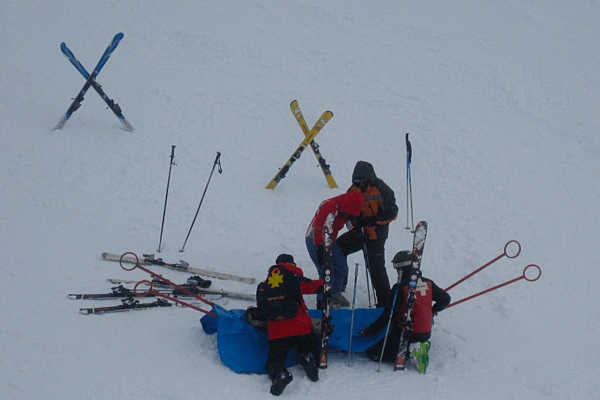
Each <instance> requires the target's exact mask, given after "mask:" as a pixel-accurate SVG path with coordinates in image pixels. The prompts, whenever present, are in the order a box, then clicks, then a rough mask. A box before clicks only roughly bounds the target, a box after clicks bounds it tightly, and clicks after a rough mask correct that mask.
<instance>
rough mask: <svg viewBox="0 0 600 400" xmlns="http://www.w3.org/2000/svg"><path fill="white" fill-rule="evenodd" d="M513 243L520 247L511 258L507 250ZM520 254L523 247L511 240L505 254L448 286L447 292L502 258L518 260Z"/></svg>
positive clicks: (505, 246) (506, 245)
mask: <svg viewBox="0 0 600 400" xmlns="http://www.w3.org/2000/svg"><path fill="white" fill-rule="evenodd" d="M511 243H516V244H517V246H518V247H519V250H518V251H517V254H515V255H514V256H509V255H508V254H507V252H506V250H507V249H508V246H510V244H511ZM519 254H521V245H520V244H519V242H517V241H516V240H509V241H508V242H506V244H505V245H504V252H503V253H502V254H500V255H499V256H498V257H496V258H494V259H493V260H492V261H490V262H488V263H487V264H485V265H484V266H482V267H479V268H477V269H476V270H475V271H473V272H471V273H470V274H469V275H467V276H465V277H464V278H461V279H459V280H458V281H456V282H454V283H453V284H452V285H450V286H448V287H447V288H446V289H445V290H446V291H448V290H450V289H452V288H453V287H454V286H457V285H458V284H460V283H463V282H464V281H466V280H467V279H469V278H470V277H472V276H473V275H475V274H476V273H478V272H481V271H482V270H483V269H484V268H487V267H489V266H490V265H492V264H493V263H495V262H496V261H498V260H499V259H501V258H502V257H507V258H516V257H517V256H518V255H519Z"/></svg>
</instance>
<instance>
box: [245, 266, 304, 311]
mask: <svg viewBox="0 0 600 400" xmlns="http://www.w3.org/2000/svg"><path fill="white" fill-rule="evenodd" d="M300 281H301V280H300V276H299V275H296V274H294V273H293V272H291V271H289V270H288V269H287V268H286V267H284V266H283V265H273V266H272V267H271V268H269V274H268V275H267V279H266V280H265V281H264V282H261V283H259V284H258V287H257V288H256V304H257V305H258V308H259V309H260V310H261V311H262V313H263V315H264V316H265V318H266V319H267V320H269V321H280V320H284V319H290V318H294V317H295V316H296V314H297V313H298V304H300V303H301V302H302V288H301V286H300Z"/></svg>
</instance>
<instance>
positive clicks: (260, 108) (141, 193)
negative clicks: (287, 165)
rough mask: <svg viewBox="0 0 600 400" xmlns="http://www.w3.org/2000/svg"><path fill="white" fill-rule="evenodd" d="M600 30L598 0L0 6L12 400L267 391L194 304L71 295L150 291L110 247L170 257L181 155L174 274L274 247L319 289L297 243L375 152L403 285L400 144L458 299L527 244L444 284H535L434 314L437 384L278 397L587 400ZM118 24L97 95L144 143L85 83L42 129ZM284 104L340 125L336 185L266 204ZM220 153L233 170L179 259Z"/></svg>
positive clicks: (243, 261)
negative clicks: (125, 283) (240, 369)
mask: <svg viewBox="0 0 600 400" xmlns="http://www.w3.org/2000/svg"><path fill="white" fill-rule="evenodd" d="M598 15H600V5H599V4H598V2H597V1H593V0H588V1H578V2H573V3H570V2H567V3H565V2H560V1H535V0H528V1H513V0H511V1H506V2H498V1H489V0H484V1H469V0H463V1H458V2H456V1H454V2H450V1H435V2H434V1H421V2H398V1H375V2H358V1H350V2H348V1H329V2H322V1H301V2H281V1H269V0H256V1H253V2H248V1H240V0H232V1H220V2H206V1H204V2H164V1H156V0H147V1H144V2H130V1H120V2H117V1H113V0H106V1H101V2H92V1H71V0H56V1H52V2H39V1H31V0H21V1H6V0H5V1H3V2H2V3H1V4H0V34H1V40H0V54H1V55H2V56H1V57H0V89H1V90H0V160H1V163H0V187H1V195H0V246H1V248H0V271H1V277H2V282H3V284H2V290H0V302H1V303H0V321H1V325H0V371H1V372H0V398H2V399H11V400H19V399H28V400H29V399H62V400H70V399H109V398H122V399H146V398H154V399H197V398H205V397H206V398H219V399H229V398H238V399H241V398H243V399H254V398H256V399H258V398H261V399H262V398H270V397H271V395H270V394H269V393H268V391H269V386H270V382H269V380H268V378H267V377H266V376H265V375H243V374H241V375H240V374H235V373H234V372H232V371H231V370H229V369H228V368H227V367H226V366H224V365H223V364H222V363H221V361H220V359H219V355H218V352H217V349H216V342H217V338H216V336H215V335H213V336H207V335H206V334H204V332H203V331H202V329H201V326H200V322H199V319H200V318H201V317H202V314H201V313H199V312H197V311H194V310H191V309H182V308H179V307H177V308H170V309H155V310H149V311H140V312H128V313H121V314H110V315H104V316H95V315H90V316H83V315H80V314H79V313H78V309H79V308H80V307H87V306H90V307H91V306H93V305H96V304H98V302H91V301H86V302H84V301H73V300H69V299H67V297H66V295H67V294H68V293H86V292H87V293H89V292H106V291H109V289H110V286H111V285H110V284H109V283H108V282H106V279H107V278H125V279H146V278H148V275H147V274H145V273H143V272H142V271H133V272H126V271H123V270H122V269H120V267H119V265H118V263H113V262H108V261H104V260H102V259H101V258H100V254H101V253H102V252H105V251H108V252H115V253H123V252H127V251H133V252H136V253H137V254H139V255H141V254H142V253H151V252H156V249H157V247H158V240H159V234H160V226H161V219H162V211H163V205H164V199H165V188H166V182H167V173H168V168H169V161H170V159H169V156H170V153H171V145H176V146H177V147H176V150H175V162H176V164H177V166H174V167H173V170H172V176H171V185H170V192H169V202H168V208H167V216H166V222H165V228H164V234H163V235H164V236H163V252H161V253H160V256H161V257H163V258H164V259H165V260H167V261H177V260H179V259H184V260H186V261H188V262H189V263H190V265H191V266H195V267H198V268H205V269H212V270H215V271H222V272H227V273H232V274H238V275H243V276H254V277H256V278H257V279H263V277H264V276H265V274H266V271H267V269H268V267H269V266H270V265H271V264H272V263H273V262H274V260H275V258H276V256H277V255H278V254H279V253H283V252H286V253H291V254H293V255H294V257H295V258H296V260H297V262H298V264H299V266H301V267H302V268H303V269H304V271H305V273H306V275H308V276H309V277H313V278H314V277H316V276H317V272H316V269H315V268H314V266H313V265H312V263H311V261H310V259H309V257H308V254H307V251H306V248H305V244H304V233H305V231H306V228H307V226H308V224H309V222H310V220H311V219H312V217H313V215H314V212H315V211H316V208H317V206H318V205H319V203H320V202H321V201H322V200H324V199H326V198H329V197H333V196H336V195H338V194H341V193H343V192H344V191H345V190H346V188H347V187H348V186H349V184H350V177H351V174H352V169H353V167H354V164H355V163H356V161H358V160H366V161H370V162H372V163H373V165H374V167H375V171H376V172H377V174H378V175H379V176H380V177H381V178H382V179H384V180H385V181H386V182H387V183H388V184H389V185H390V186H391V187H392V188H393V189H394V190H395V192H396V196H397V200H398V205H399V207H400V215H399V217H398V219H397V220H396V221H395V222H393V223H392V225H391V230H390V237H389V240H388V242H387V248H386V258H387V266H388V274H389V275H390V278H391V279H392V280H393V279H395V278H394V271H393V269H392V268H391V264H390V260H391V258H392V257H393V255H394V254H395V252H397V251H398V250H401V249H406V248H408V247H410V245H411V243H412V236H411V234H410V233H409V232H408V231H407V230H406V229H405V226H406V162H405V145H404V134H405V133H406V132H410V139H411V142H412V145H413V150H414V154H413V162H412V187H413V200H414V212H415V221H418V220H426V221H428V223H429V234H428V238H427V245H426V249H425V253H424V257H423V270H424V274H425V275H426V276H428V277H431V278H433V279H434V280H435V281H436V283H438V284H439V285H440V286H442V287H447V286H449V285H450V284H452V283H453V282H455V281H457V280H458V279H460V278H461V277H463V276H465V275H466V274H468V273H469V272H471V271H473V270H475V269H476V268H478V267H480V266H481V265H483V264H485V263H486V262H488V261H490V260H492V259H493V258H495V257H497V256H498V255H500V254H502V251H503V248H504V245H505V244H506V243H507V242H508V241H509V240H517V241H519V243H520V244H521V246H522V252H521V254H520V255H519V257H517V258H515V259H512V260H510V259H507V258H503V259H501V260H500V261H498V262H497V263H495V264H493V265H492V266H490V267H488V268H487V269H485V270H484V271H483V272H481V273H479V274H477V275H476V276H475V277H473V278H471V279H469V280H467V281H466V282H465V283H463V284H461V285H460V286H458V287H456V288H455V289H452V290H451V291H450V294H451V295H452V296H453V298H454V300H459V299H461V298H463V297H466V296H468V295H471V294H473V293H476V292H478V291H481V290H484V289H487V288H489V287H492V286H495V285H498V284H500V283H502V282H505V281H507V280H510V279H513V278H516V277H518V276H520V275H521V274H522V271H523V268H524V267H525V266H527V265H529V264H536V265H539V266H540V268H541V269H542V276H541V278H540V279H539V280H538V281H536V282H533V283H530V282H526V281H524V280H521V281H519V282H516V283H514V284H512V285H509V286H507V287H503V288H501V289H499V290H497V291H494V292H492V293H490V294H487V295H485V296H482V297H479V298H477V299H473V300H471V301H468V302H465V303H463V304H461V305H458V306H456V307H455V308H451V309H449V310H447V311H445V312H443V313H441V314H440V315H439V316H438V317H437V318H436V324H435V326H434V331H433V337H432V340H433V348H432V350H431V364H430V366H429V369H428V372H427V374H426V375H420V374H418V373H417V372H416V371H415V370H409V371H405V372H394V371H393V370H392V367H391V366H383V367H382V369H381V372H379V373H378V372H376V368H377V365H376V364H375V363H372V362H370V361H367V360H366V359H365V358H364V357H362V358H361V356H360V355H357V356H356V357H355V362H354V363H353V364H352V365H351V366H348V365H347V362H346V356H345V355H343V354H334V355H332V357H331V362H330V366H329V368H328V369H326V370H324V371H322V372H321V379H320V381H319V382H318V383H312V382H310V381H309V380H308V379H307V378H306V376H305V375H304V373H303V372H302V371H301V370H300V369H299V368H298V367H294V368H292V370H291V372H292V373H293V374H294V376H295V379H294V381H293V382H292V383H291V384H290V385H289V386H288V388H287V389H286V390H285V392H284V393H283V395H282V396H284V397H286V398H290V399H300V398H302V399H306V398H311V397H317V396H318V397H319V398H330V399H333V398H347V399H353V398H361V399H364V398H392V396H394V397H406V398H416V397H417V396H418V398H440V399H461V400H462V399H482V398H494V399H546V398H548V399H550V398H552V399H592V398H598V396H599V395H598V389H599V386H598V383H597V378H598V376H599V375H600V351H599V349H600V345H599V344H598V336H599V333H600V312H599V308H598V300H599V295H598V292H597V287H598V284H599V282H600V274H599V272H598V271H599V268H598V266H599V264H600V256H599V255H598V254H599V253H598V244H599V243H600V233H599V232H600V231H599V228H598V226H600V213H598V212H597V209H598V198H599V197H600V189H599V182H600V162H599V158H600V135H599V134H598V132H599V130H600V117H599V113H598V110H599V106H600V45H599V44H598V34H599V33H600V20H599V19H598ZM118 32H123V33H124V34H125V37H124V39H123V40H122V41H121V43H120V44H119V46H118V48H117V49H116V50H115V52H114V53H113V54H112V56H111V58H110V59H109V61H108V62H107V64H106V66H105V67H104V69H103V70H102V71H101V72H100V74H99V76H98V82H99V83H100V84H101V85H102V86H103V88H104V90H105V91H106V93H107V94H108V95H109V96H110V97H111V98H113V99H115V101H116V102H117V103H119V104H120V106H121V107H122V109H123V113H124V115H125V116H126V117H127V119H128V120H129V121H130V122H131V124H132V125H133V126H134V127H135V131H134V132H133V133H128V132H125V131H123V129H122V127H121V124H120V123H119V121H117V119H116V118H115V117H114V115H113V114H112V112H110V110H106V105H105V104H104V102H103V101H102V100H101V99H100V98H99V96H97V95H96V93H94V91H93V90H90V91H88V94H87V95H86V97H85V101H84V102H83V104H82V106H81V108H80V109H79V110H77V112H76V113H75V114H74V115H73V116H72V118H71V119H70V120H69V121H68V123H67V125H66V126H65V127H64V128H63V130H61V131H51V129H52V128H53V127H54V125H55V124H56V123H57V122H58V120H59V119H60V117H61V116H62V115H63V114H64V112H65V111H66V109H67V108H68V106H69V104H70V99H71V98H72V97H74V96H75V95H76V93H77V90H79V89H80V88H81V86H82V85H83V83H84V79H83V77H81V76H80V74H79V73H78V72H77V71H76V70H75V69H74V68H73V67H72V66H71V65H70V63H69V62H68V61H67V60H66V59H65V58H64V57H63V55H62V54H61V52H60V48H59V45H60V43H61V42H63V41H64V42H66V44H67V45H68V46H69V48H70V49H71V50H72V51H73V53H74V54H75V56H76V57H77V58H78V59H79V60H80V61H81V63H82V64H83V65H84V66H85V67H86V68H87V69H88V71H91V70H92V69H93V67H94V66H95V64H96V63H97V61H98V59H99V58H100V55H101V54H102V52H103V51H104V50H105V48H106V46H107V45H108V43H109V41H110V40H111V39H112V37H113V36H114V35H115V34H116V33H118ZM294 99H297V100H298V101H299V104H300V107H301V109H302V111H303V113H304V116H305V117H306V120H307V122H308V124H309V125H311V126H312V124H313V123H314V122H315V121H316V119H317V118H318V116H319V115H320V114H321V113H322V112H323V111H325V110H331V111H332V112H333V113H334V117H333V119H332V120H331V121H330V122H329V124H328V125H327V126H326V127H325V128H324V129H323V131H322V132H321V133H320V134H319V136H318V137H317V142H318V143H319V145H320V146H321V150H322V152H323V155H324V156H325V157H326V159H327V161H328V163H330V165H331V168H332V171H333V176H334V177H335V179H336V180H337V182H338V184H339V185H340V188H339V189H334V190H332V189H329V188H328V186H327V184H326V182H325V179H324V178H323V176H322V173H321V171H320V169H319V168H318V167H317V163H316V161H315V158H314V157H313V155H312V154H310V151H307V152H305V154H304V155H303V156H302V158H301V159H300V160H299V161H297V163H296V164H295V165H294V166H293V167H292V168H291V170H290V171H289V173H288V175H287V177H286V178H285V179H284V180H283V181H282V182H281V183H280V184H279V185H278V186H277V188H276V189H275V190H273V191H271V190H266V189H265V188H264V187H265V186H266V184H267V183H268V182H269V180H270V179H271V178H272V177H273V176H274V175H275V173H276V172H277V170H278V168H280V167H281V166H282V165H283V163H284V162H285V160H286V159H287V158H288V157H289V156H290V155H291V153H292V151H293V150H294V149H295V148H296V146H297V145H298V144H299V143H300V141H301V140H302V137H303V135H302V132H301V131H300V129H299V127H298V125H297V123H296V121H295V120H294V117H293V115H292V113H291V112H290V110H289V103H290V102H291V101H292V100H294ZM217 151H218V152H221V153H222V158H221V162H222V167H223V173H222V174H218V172H216V171H215V173H214V174H213V176H212V180H211V183H210V186H209V188H208V190H207V194H206V197H205V199H204V203H203V205H202V208H201V210H200V213H199V215H198V219H197V221H196V224H195V226H194V230H193V231H192V233H191V235H190V238H189V240H188V243H187V245H186V248H185V252H184V253H180V252H179V251H178V250H179V249H180V247H181V245H182V244H183V241H184V239H185V235H186V234H187V231H188V229H189V226H190V224H191V221H192V218H193V216H194V213H195V211H196V208H197V206H198V202H199V200H200V197H201V195H202V192H203V190H204V187H205V185H206V182H207V180H208V177H209V174H210V171H211V168H212V163H213V161H214V159H215V156H216V152H217ZM357 262H358V263H360V264H361V267H360V271H361V273H360V275H359V281H358V287H359V291H358V293H357V306H358V307H361V308H363V307H367V306H368V299H367V291H366V283H365V278H364V266H363V259H362V255H361V254H356V255H352V256H351V257H349V264H350V269H351V270H352V271H353V270H354V268H353V267H354V264H355V263H357ZM156 271H157V272H160V273H163V274H164V275H165V276H166V277H168V278H169V279H171V280H173V281H176V282H183V281H184V280H185V279H186V278H187V277H188V276H189V275H186V274H184V273H179V272H175V271H168V270H165V269H156ZM213 287H216V288H224V289H229V290H235V291H243V292H245V293H254V290H255V286H254V285H244V284H241V283H235V282H227V281H217V280H213ZM351 294H352V292H351V290H349V292H348V295H349V296H351ZM308 302H309V305H312V306H314V299H313V298H309V299H308ZM109 303H110V304H116V302H102V303H101V304H103V305H107V304H109ZM221 304H223V305H224V306H225V307H226V308H230V309H231V308H246V307H247V306H248V305H249V303H248V302H246V301H241V300H229V301H228V302H226V303H223V302H222V303H221Z"/></svg>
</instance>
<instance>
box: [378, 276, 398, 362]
mask: <svg viewBox="0 0 600 400" xmlns="http://www.w3.org/2000/svg"><path fill="white" fill-rule="evenodd" d="M401 277H402V271H398V282H397V283H396V290H395V291H394V300H393V301H392V309H391V311H390V319H389V320H388V323H387V329H386V330H385V337H384V338H383V347H382V348H381V355H380V356H379V364H378V365H377V372H379V370H380V368H381V361H382V360H383V353H384V352H385V344H386V342H387V338H388V334H389V333H390V326H391V325H392V315H393V314H394V307H395V306H396V297H397V296H398V289H399V288H400V278H401Z"/></svg>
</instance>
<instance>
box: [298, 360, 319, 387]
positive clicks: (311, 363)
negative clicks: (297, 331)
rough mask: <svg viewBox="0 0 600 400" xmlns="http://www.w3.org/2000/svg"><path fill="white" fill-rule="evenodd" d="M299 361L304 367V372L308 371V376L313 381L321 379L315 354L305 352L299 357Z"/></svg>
mask: <svg viewBox="0 0 600 400" xmlns="http://www.w3.org/2000/svg"><path fill="white" fill-rule="evenodd" d="M298 361H300V364H301V365H302V368H304V372H306V376H308V379H310V380H311V381H313V382H316V381H318V380H319V368H318V367H317V362H316V360H315V356H313V355H312V354H311V353H304V354H302V355H300V357H298Z"/></svg>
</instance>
